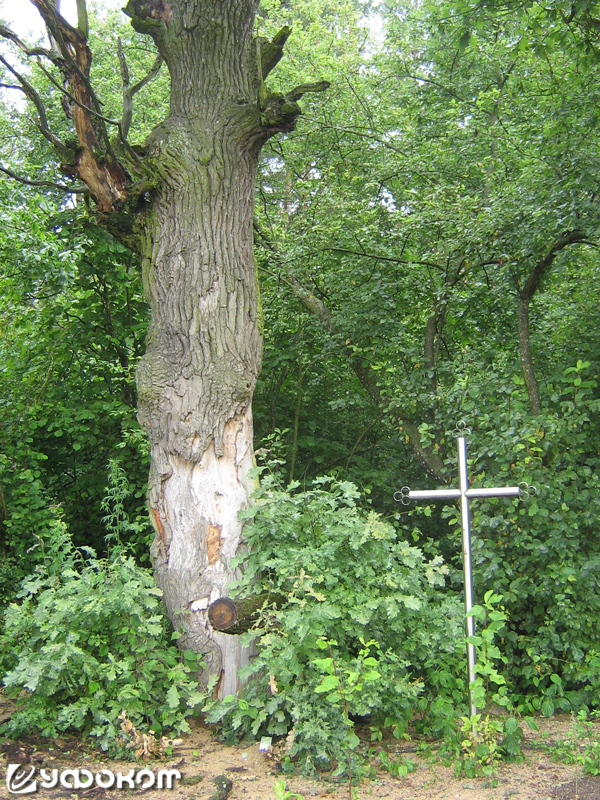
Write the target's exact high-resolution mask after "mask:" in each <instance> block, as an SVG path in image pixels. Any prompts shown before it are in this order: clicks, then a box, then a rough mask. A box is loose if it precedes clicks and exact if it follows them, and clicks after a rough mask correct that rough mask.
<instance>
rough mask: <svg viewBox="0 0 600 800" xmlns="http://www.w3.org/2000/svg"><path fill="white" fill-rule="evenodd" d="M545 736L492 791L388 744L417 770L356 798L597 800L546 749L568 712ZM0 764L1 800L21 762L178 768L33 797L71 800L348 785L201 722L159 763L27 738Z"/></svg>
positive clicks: (336, 799) (230, 796) (246, 796)
mask: <svg viewBox="0 0 600 800" xmlns="http://www.w3.org/2000/svg"><path fill="white" fill-rule="evenodd" d="M539 724H540V731H539V732H533V731H529V730H526V731H525V735H526V742H525V747H524V754H525V758H524V760H523V762H522V763H517V764H501V765H500V766H499V767H498V771H497V781H498V785H497V786H496V787H493V786H491V784H490V781H489V780H484V779H467V778H459V779H457V778H456V777H455V775H454V769H453V767H452V766H444V765H443V764H442V763H441V762H440V760H439V759H436V758H430V759H424V758H422V757H420V756H419V755H418V754H417V753H416V752H415V751H416V746H415V742H410V741H409V742H402V743H397V742H391V743H389V742H388V743H384V744H385V745H386V749H387V751H388V753H389V754H390V755H394V756H396V757H397V756H399V755H404V756H408V757H409V758H410V759H411V760H412V761H413V762H414V763H415V764H416V765H417V768H416V770H415V771H414V772H412V773H410V774H409V775H408V776H406V777H404V778H394V777H391V776H390V775H389V774H388V773H385V772H381V771H378V772H377V774H376V776H375V777H374V778H371V779H370V780H363V781H362V782H361V783H360V784H359V785H357V786H356V787H355V792H356V793H355V797H356V798H357V799H358V800H370V798H382V800H383V799H384V798H385V799H386V800H426V799H427V800H511V798H512V799H513V800H600V777H589V776H584V774H583V771H582V769H581V767H576V766H565V765H564V764H561V763H556V762H554V761H553V759H552V755H551V753H550V752H548V751H547V749H546V747H545V746H544V745H545V744H546V745H547V744H551V743H553V742H555V741H558V740H564V739H565V738H567V735H568V732H569V729H570V728H571V726H572V719H571V717H570V716H568V715H563V716H557V717H554V718H553V719H550V720H541V721H540V723H539ZM599 727H600V726H599ZM1 755H2V758H1V759H0V780H1V783H0V800H10V799H11V798H15V797H17V795H15V794H9V792H8V790H7V787H6V782H5V777H6V768H7V765H8V764H11V763H17V762H19V763H22V764H25V765H29V767H28V768H29V769H30V768H31V766H35V767H36V768H38V769H40V768H45V769H53V768H55V769H59V770H62V769H76V768H79V769H83V768H85V769H88V770H90V771H91V772H92V773H96V772H99V771H100V770H101V769H108V770H111V771H113V772H115V773H116V772H122V773H123V774H126V773H127V772H128V771H129V770H130V769H131V768H132V767H134V768H135V769H136V770H138V769H142V768H144V767H148V768H149V769H152V770H153V771H155V772H157V771H158V770H159V769H177V770H178V771H179V772H180V773H181V779H180V780H178V781H176V783H175V786H174V788H173V789H171V790H167V789H162V790H156V789H150V790H146V791H142V790H135V791H132V790H126V789H121V790H115V789H101V788H98V787H96V786H94V787H93V788H90V789H83V790H74V789H65V788H64V787H61V786H59V787H57V788H55V789H39V790H38V792H37V793H36V794H31V795H29V796H30V797H38V798H48V799H51V798H58V797H70V798H72V799H73V800H83V798H88V797H89V798H93V800H118V799H119V798H121V800H123V798H125V797H131V796H132V795H142V794H143V795H144V796H147V798H148V800H167V798H171V800H275V793H274V791H273V784H274V783H275V781H278V780H281V779H282V778H283V779H284V780H285V782H286V786H287V789H288V790H290V791H292V792H296V793H298V794H300V795H301V796H302V797H303V798H329V799H330V800H347V799H348V798H349V792H348V785H347V784H339V783H335V782H333V781H332V780H331V779H329V778H328V776H326V775H323V776H320V779H318V780H317V779H309V778H305V777H302V776H299V775H298V776H297V775H294V776H289V775H282V772H281V765H280V760H279V756H278V755H277V751H275V752H273V753H269V754H264V753H262V752H260V751H259V744H258V742H252V743H241V744H239V745H237V746H234V747H228V746H226V745H224V744H222V743H220V742H219V741H218V740H217V739H216V738H215V735H214V731H212V730H211V729H209V728H207V727H205V726H204V725H202V724H201V723H198V724H197V725H196V726H195V727H194V730H193V732H192V734H191V735H190V736H187V737H186V738H185V740H184V743H183V745H181V746H179V747H177V748H176V749H175V751H174V752H173V755H172V757H171V758H170V759H168V760H166V761H162V762H148V763H135V764H132V763H131V762H118V761H112V760H109V759H105V758H101V757H99V756H98V752H97V751H94V750H92V749H91V748H90V746H89V744H86V743H84V742H82V741H81V740H80V739H76V738H63V739H57V740H55V741H53V742H48V741H47V740H44V741H41V740H37V741H36V740H33V739H28V740H24V741H19V742H8V743H6V744H5V745H4V746H3V747H2V753H1ZM218 776H226V777H227V778H228V780H229V781H231V786H230V787H229V784H228V783H227V784H226V785H227V788H226V789H225V790H224V791H219V789H218V787H217V785H216V784H215V783H214V780H215V778H218Z"/></svg>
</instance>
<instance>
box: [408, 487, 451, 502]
mask: <svg viewBox="0 0 600 800" xmlns="http://www.w3.org/2000/svg"><path fill="white" fill-rule="evenodd" d="M405 497H410V499H411V500H443V499H444V498H456V497H460V489H431V490H429V491H427V490H426V489H423V490H421V489H416V490H414V491H413V490H411V491H410V492H409V493H408V495H405Z"/></svg>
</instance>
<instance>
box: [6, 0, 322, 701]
mask: <svg viewBox="0 0 600 800" xmlns="http://www.w3.org/2000/svg"><path fill="white" fill-rule="evenodd" d="M32 2H33V3H34V5H35V6H36V8H37V9H38V11H39V12H40V14H41V15H42V17H43V19H44V21H45V23H46V27H47V28H48V32H49V35H50V37H51V42H52V43H53V46H52V48H51V49H50V50H43V49H40V48H39V47H36V48H30V47H28V46H27V45H25V44H24V43H23V42H21V40H20V39H18V37H16V36H15V35H14V34H13V33H12V32H10V31H9V30H8V29H6V28H5V27H4V26H0V37H3V38H5V39H8V40H10V41H11V42H13V43H14V44H16V45H17V46H18V47H19V48H20V50H21V51H22V52H23V53H24V55H25V57H27V58H31V57H37V56H39V57H41V58H44V59H46V60H48V61H49V62H51V63H52V64H53V65H54V67H56V68H58V69H59V70H60V73H61V75H62V76H63V79H64V87H63V85H62V84H61V83H59V82H57V81H56V80H55V79H54V78H53V76H52V75H51V74H50V73H47V74H48V77H49V79H50V80H52V81H53V82H54V85H55V87H56V88H57V89H58V90H60V91H62V92H63V94H64V97H63V99H64V101H65V102H64V104H63V106H64V108H65V109H66V110H67V111H68V114H69V117H70V119H72V125H73V127H74V133H75V134H76V142H75V143H74V144H73V143H72V140H69V144H66V143H65V142H63V141H62V140H60V139H59V138H58V137H57V136H56V135H55V134H54V132H53V131H52V130H51V128H50V124H49V122H48V120H49V116H48V115H47V114H46V113H45V109H44V106H43V102H42V99H41V97H40V95H39V94H38V93H37V92H35V90H34V89H33V88H32V86H31V85H30V84H29V83H28V81H27V79H26V77H25V74H24V73H22V72H18V71H17V70H15V69H13V70H12V72H13V75H14V77H15V79H16V80H17V81H18V82H19V83H20V86H21V88H22V90H23V92H24V93H25V94H26V96H27V97H28V98H29V100H30V101H31V102H32V103H33V104H34V105H35V107H36V110H37V113H38V120H39V128H40V132H41V134H42V135H43V136H44V137H45V138H46V139H47V140H48V141H49V142H51V143H52V144H53V146H54V147H55V150H56V152H57V154H58V156H59V157H60V159H61V169H62V170H63V172H64V173H65V174H67V175H68V176H70V177H72V178H73V179H76V180H79V181H80V182H81V183H80V184H79V186H82V185H85V187H87V192H88V196H89V197H90V199H91V201H92V202H93V208H94V214H95V218H96V221H97V222H98V223H99V224H101V225H103V226H104V227H106V228H107V229H108V230H110V231H111V232H112V233H113V234H114V235H115V236H117V237H118V238H119V239H120V240H121V241H122V242H124V243H125V244H127V245H128V246H129V247H131V248H132V249H133V250H135V251H136V252H137V253H138V254H139V255H140V258H141V261H142V266H143V280H144V290H145V293H146V297H147V299H148V302H149V304H150V307H151V311H152V321H151V325H150V331H149V334H148V339H147V350H146V354H145V355H144V357H143V358H142V360H141V362H140V364H139V368H138V373H137V386H138V418H139V420H140V423H141V425H142V426H143V427H144V429H145V430H146V431H147V433H148V436H149V438H150V445H151V455H152V466H151V470H150V478H149V488H148V505H149V508H150V513H151V519H152V522H153V524H154V527H155V530H156V539H155V541H154V543H153V545H152V548H151V555H152V560H153V564H154V567H155V571H156V578H157V582H158V584H159V586H160V587H161V588H162V589H163V592H164V599H165V604H166V607H167V611H168V613H169V617H170V618H171V620H172V622H173V624H174V626H175V627H176V628H178V629H180V630H181V631H182V633H183V635H182V637H181V638H180V640H179V642H180V644H181V646H182V647H184V648H187V647H189V648H192V649H193V650H195V651H196V652H199V653H203V654H204V656H205V660H206V662H207V670H206V672H205V676H206V678H207V679H208V677H209V676H211V675H212V676H215V677H216V678H217V680H218V687H217V688H218V692H219V694H220V695H221V696H223V695H225V694H229V693H233V692H235V691H236V688H237V675H236V671H237V668H238V667H239V666H241V665H242V664H243V663H244V660H245V659H247V657H248V653H247V652H243V651H242V649H241V648H240V646H239V640H238V637H235V636H226V635H225V634H222V633H219V632H218V631H215V630H214V629H213V628H212V626H211V624H210V620H209V618H208V606H209V604H210V603H211V602H213V601H214V600H216V599H217V598H219V597H223V596H225V595H227V593H228V583H229V582H230V581H231V579H232V578H233V577H235V575H236V571H235V569H234V568H233V567H232V564H231V560H232V559H233V558H234V557H235V556H236V555H237V554H238V553H239V551H240V547H241V525H240V522H239V520H238V512H239V511H240V510H241V509H243V508H245V507H246V506H247V505H248V502H249V499H248V498H249V494H250V492H251V490H252V481H251V479H250V478H249V470H250V469H251V467H252V466H253V463H254V460H253V447H252V411H251V403H252V394H253V391H254V387H255V384H256V380H257V377H258V373H259V371H260V365H261V351H262V331H261V325H262V320H261V310H260V296H259V288H258V280H257V274H256V268H255V264H254V257H253V239H252V214H253V206H254V182H255V177H256V170H257V165H258V158H259V153H260V149H261V147H262V145H263V144H264V142H266V141H267V139H268V138H269V137H270V136H272V135H273V134H275V133H278V132H281V131H284V132H288V131H291V130H293V128H294V126H295V123H296V120H297V117H298V115H299V114H300V108H299V106H298V103H297V101H298V100H299V99H300V98H301V97H302V96H303V95H304V94H306V93H307V92H317V91H322V90H324V89H326V88H327V86H328V84H327V83H326V82H320V83H308V84H302V85H301V86H298V87H296V88H295V89H292V90H291V91H290V92H288V93H287V94H281V93H277V92H273V91H271V90H270V89H269V87H268V86H267V85H266V83H265V80H266V79H267V77H268V75H269V73H270V71H271V70H272V69H273V68H274V67H275V65H276V64H277V62H278V61H279V59H280V58H281V56H282V53H283V47H284V45H285V42H286V40H287V38H288V36H289V33H290V30H289V28H284V29H283V30H282V31H280V32H279V34H277V35H276V36H275V37H274V39H273V40H272V41H267V40H264V39H255V38H254V36H253V30H254V18H255V13H256V9H257V7H258V0H129V3H128V5H127V8H126V9H125V13H126V14H127V15H128V16H129V17H130V18H131V22H132V25H133V26H134V28H135V29H136V30H137V31H139V32H141V33H145V34H148V35H149V36H151V37H152V39H153V40H154V42H155V44H156V46H157V49H158V52H159V56H160V58H159V59H157V61H156V62H155V65H154V67H153V68H152V70H151V72H150V73H149V75H148V76H147V77H146V78H144V79H143V80H142V81H141V82H138V83H137V84H135V85H134V86H133V87H132V86H130V85H129V73H128V69H127V64H126V59H125V54H124V53H123V52H122V51H119V60H120V71H121V75H122V78H123V84H124V86H123V114H122V117H121V120H120V121H115V120H110V119H106V118H105V117H104V116H103V113H102V104H101V102H100V101H99V99H98V97H97V96H96V93H95V91H94V89H93V87H92V85H91V83H90V78H89V76H90V68H91V63H92V53H91V50H90V48H89V47H88V43H87V37H88V21H87V13H86V9H85V0H78V3H77V9H78V19H79V23H78V26H77V28H74V27H72V26H71V25H69V23H68V22H67V21H66V20H65V19H64V18H63V17H61V15H60V13H58V11H57V9H56V7H55V4H54V3H53V2H52V0H32ZM161 62H164V63H165V64H166V66H167V68H168V69H169V73H170V77H171V96H170V107H169V114H168V117H167V119H166V120H165V121H164V122H163V123H162V124H161V125H159V126H158V127H157V128H156V129H155V130H154V131H153V133H152V134H151V136H150V137H149V140H148V142H147V143H146V146H145V147H144V148H141V149H140V148H136V150H135V151H134V150H133V149H132V148H131V146H130V145H129V143H128V142H127V134H128V131H129V127H130V122H131V118H132V117H131V113H132V102H133V97H134V95H135V94H136V93H137V91H138V89H139V88H141V85H143V84H144V83H145V82H147V81H148V80H151V79H152V77H153V76H154V75H155V74H156V72H157V71H158V69H159V68H160V64H161ZM9 68H10V66H9ZM111 126H112V127H111ZM109 128H110V130H111V131H115V134H116V135H115V136H114V137H112V138H111V136H110V135H109Z"/></svg>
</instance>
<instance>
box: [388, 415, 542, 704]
mask: <svg viewBox="0 0 600 800" xmlns="http://www.w3.org/2000/svg"><path fill="white" fill-rule="evenodd" d="M469 433H471V431H470V430H469V428H467V425H466V423H465V422H464V421H462V420H461V421H460V422H459V423H457V425H456V429H455V430H454V432H453V434H452V435H453V436H454V437H455V438H456V440H457V446H458V473H459V484H460V488H459V489H450V488H444V489H432V490H416V491H414V490H412V489H409V488H408V486H403V487H402V489H401V490H400V491H399V492H396V493H395V494H394V500H397V501H398V502H400V503H402V504H403V505H405V506H407V505H408V504H409V503H410V501H411V500H458V499H460V516H461V522H462V546H463V570H464V579H465V614H466V631H467V668H468V677H469V711H470V714H471V716H473V715H474V714H476V713H477V708H476V707H475V703H474V702H473V692H472V685H473V681H474V680H475V646H474V645H473V644H472V643H471V642H470V641H468V640H469V639H470V638H471V637H473V636H474V635H475V624H474V621H473V616H472V615H471V614H470V611H471V609H472V608H473V577H472V571H471V530H470V524H469V500H470V499H472V498H473V499H475V498H477V497H529V496H530V495H534V494H535V493H536V488H535V486H530V485H529V484H528V483H525V482H524V481H523V482H522V483H520V484H519V485H518V486H501V487H499V488H493V489H492V488H490V489H470V488H469V478H468V475H467V444H466V440H465V436H467V435H468V434H469Z"/></svg>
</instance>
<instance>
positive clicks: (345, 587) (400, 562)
mask: <svg viewBox="0 0 600 800" xmlns="http://www.w3.org/2000/svg"><path fill="white" fill-rule="evenodd" d="M298 488H299V487H298V484H297V483H296V484H291V485H290V486H289V487H288V488H287V489H284V488H283V487H281V486H280V485H279V484H278V483H277V480H276V477H274V476H273V475H264V474H263V480H262V483H261V487H260V489H258V490H257V492H256V493H255V495H254V505H253V506H252V507H251V509H250V510H249V511H247V512H244V515H243V516H244V518H245V520H246V525H245V529H244V530H245V537H246V540H247V542H248V548H249V550H248V553H245V554H244V556H243V561H244V563H245V572H244V577H243V578H242V580H241V582H240V585H239V587H238V589H237V591H238V592H239V593H241V594H247V593H248V591H253V592H256V591H269V592H272V593H275V594H277V595H283V596H285V597H286V598H287V600H286V602H285V603H284V605H283V606H282V607H281V608H279V609H275V608H272V607H270V606H269V605H268V604H267V605H266V606H265V608H264V609H263V612H262V616H261V620H260V623H259V625H258V626H257V628H256V629H255V630H254V631H253V632H251V633H250V634H249V636H250V637H251V638H255V639H256V640H257V642H258V644H259V646H260V649H259V653H258V656H257V657H256V658H255V659H254V660H253V662H252V665H251V666H250V667H249V668H248V669H247V670H246V676H247V677H249V679H250V681H249V685H248V686H247V688H246V689H245V691H244V694H243V696H242V697H240V698H238V699H236V698H233V697H231V698H226V699H225V701H224V702H223V704H220V705H219V704H217V705H215V706H214V707H213V708H212V709H211V710H210V713H209V720H211V721H217V720H222V722H223V726H224V730H225V732H226V733H229V734H230V735H241V734H243V733H246V732H248V733H251V734H252V735H254V736H256V735H258V734H270V735H275V736H281V735H284V734H286V733H287V732H288V731H289V730H290V728H292V727H293V730H294V743H293V746H292V747H291V750H290V755H291V756H292V757H294V756H295V757H298V758H299V760H300V761H301V763H302V764H303V766H304V767H305V768H311V767H314V766H316V767H325V766H331V765H332V764H334V763H337V764H338V769H339V770H340V771H344V770H345V769H346V768H347V767H348V750H354V749H355V748H356V746H357V745H358V738H357V737H356V734H355V733H354V730H353V724H352V723H353V720H354V719H355V718H356V717H368V718H369V719H372V720H374V721H375V722H378V723H380V724H381V725H385V726H386V727H388V726H391V727H393V728H395V730H396V732H397V734H398V735H401V733H402V731H404V730H405V728H406V726H407V725H408V721H409V720H410V719H411V718H412V714H413V707H414V704H415V701H416V699H417V698H418V697H419V695H420V694H421V692H422V691H423V680H424V676H425V674H426V670H427V665H428V664H429V663H430V662H431V660H436V659H437V660H438V661H444V659H446V658H453V657H454V655H453V654H454V651H455V648H456V644H457V641H460V634H459V631H460V630H461V620H460V605H459V603H458V601H457V600H455V599H454V598H452V597H448V596H446V595H445V594H444V592H443V588H444V580H445V574H446V572H447V570H446V567H445V566H444V565H443V564H442V561H441V559H440V558H439V557H434V558H432V559H430V560H427V559H426V558H425V556H424V554H423V552H422V551H421V550H420V549H418V548H417V547H413V546H411V545H409V544H408V543H407V542H404V541H402V540H401V539H399V538H398V536H397V535H396V533H395V531H394V529H393V528H392V526H391V525H389V524H388V523H387V522H385V521H384V520H382V519H381V518H380V517H379V516H378V515H377V514H375V513H374V512H373V511H370V512H367V513H365V512H363V511H361V509H360V508H359V507H358V506H357V501H358V497H359V495H358V492H357V490H356V487H354V486H353V485H352V484H350V483H348V482H338V481H335V480H333V479H331V478H321V479H318V480H317V481H315V482H314V484H313V488H311V489H309V490H307V491H305V492H301V491H299V490H298ZM323 648H325V649H326V650H327V655H325V656H324V653H323Z"/></svg>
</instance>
